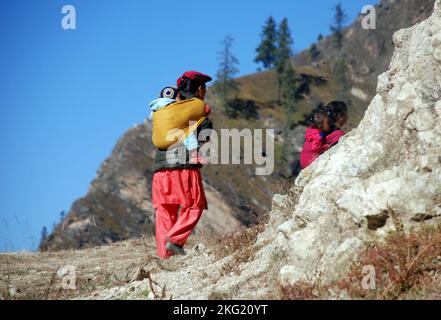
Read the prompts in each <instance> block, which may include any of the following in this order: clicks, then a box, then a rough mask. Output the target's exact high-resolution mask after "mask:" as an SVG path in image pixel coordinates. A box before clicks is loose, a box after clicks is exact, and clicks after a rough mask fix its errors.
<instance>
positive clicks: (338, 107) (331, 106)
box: [325, 101, 348, 123]
mask: <svg viewBox="0 0 441 320" xmlns="http://www.w3.org/2000/svg"><path fill="white" fill-rule="evenodd" d="M325 109H326V115H327V116H328V118H329V120H331V121H332V122H333V123H335V122H336V121H337V119H338V118H339V117H341V116H344V115H347V114H348V107H347V105H346V103H344V102H343V101H332V102H330V103H328V105H327V106H326V107H325Z"/></svg>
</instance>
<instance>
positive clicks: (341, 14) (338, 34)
mask: <svg viewBox="0 0 441 320" xmlns="http://www.w3.org/2000/svg"><path fill="white" fill-rule="evenodd" d="M347 20H348V16H347V15H346V12H345V11H344V9H343V6H342V5H341V3H340V2H339V3H338V4H337V5H336V6H335V14H334V24H332V25H331V32H332V34H333V35H334V38H335V44H336V45H337V47H338V48H341V47H342V46H343V28H344V26H345V23H346V22H347Z"/></svg>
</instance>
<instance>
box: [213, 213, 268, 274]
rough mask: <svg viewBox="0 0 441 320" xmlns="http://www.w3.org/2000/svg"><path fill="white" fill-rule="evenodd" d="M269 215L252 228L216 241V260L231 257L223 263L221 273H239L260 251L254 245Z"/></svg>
mask: <svg viewBox="0 0 441 320" xmlns="http://www.w3.org/2000/svg"><path fill="white" fill-rule="evenodd" d="M268 220H269V216H268V215H265V216H264V217H262V218H261V220H260V221H259V223H257V224H256V225H254V226H253V227H251V228H248V229H246V230H243V231H241V232H238V233H233V234H228V235H226V236H224V237H223V238H221V239H218V241H217V243H216V245H215V246H216V248H218V250H216V251H215V252H213V255H214V257H215V259H216V260H220V259H224V258H226V257H229V258H228V259H227V261H226V262H225V263H224V264H223V265H222V270H221V275H222V276H224V275H227V274H229V273H231V272H235V273H236V274H237V273H239V268H240V265H241V264H242V263H245V262H247V261H250V260H251V259H252V257H254V255H255V254H256V252H257V251H258V248H256V246H255V245H254V244H255V242H256V240H257V236H258V235H259V234H260V233H261V232H262V231H263V230H264V228H265V225H266V223H267V222H268Z"/></svg>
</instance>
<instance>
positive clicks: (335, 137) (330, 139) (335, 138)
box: [326, 129, 346, 147]
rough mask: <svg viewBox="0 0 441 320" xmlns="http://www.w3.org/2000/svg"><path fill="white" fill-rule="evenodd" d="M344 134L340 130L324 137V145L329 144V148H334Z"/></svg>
mask: <svg viewBox="0 0 441 320" xmlns="http://www.w3.org/2000/svg"><path fill="white" fill-rule="evenodd" d="M345 134H346V132H344V131H343V130H341V129H338V130H335V131H334V132H333V133H331V134H329V135H328V136H327V137H326V143H327V144H329V145H330V146H331V147H333V146H335V145H336V144H337V143H338V142H339V141H340V138H341V137H343V136H344V135H345Z"/></svg>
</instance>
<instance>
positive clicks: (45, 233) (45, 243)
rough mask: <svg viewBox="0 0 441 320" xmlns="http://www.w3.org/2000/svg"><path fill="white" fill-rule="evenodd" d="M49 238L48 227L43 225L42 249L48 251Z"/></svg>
mask: <svg viewBox="0 0 441 320" xmlns="http://www.w3.org/2000/svg"><path fill="white" fill-rule="evenodd" d="M47 238H48V232H47V228H46V227H43V229H42V230H41V239H40V245H39V248H40V251H47Z"/></svg>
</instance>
